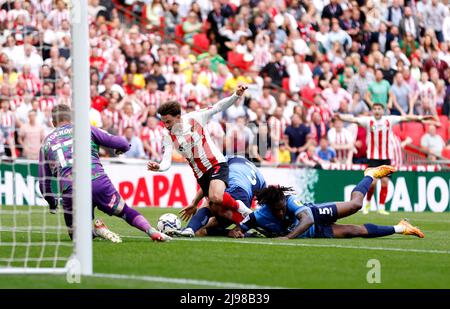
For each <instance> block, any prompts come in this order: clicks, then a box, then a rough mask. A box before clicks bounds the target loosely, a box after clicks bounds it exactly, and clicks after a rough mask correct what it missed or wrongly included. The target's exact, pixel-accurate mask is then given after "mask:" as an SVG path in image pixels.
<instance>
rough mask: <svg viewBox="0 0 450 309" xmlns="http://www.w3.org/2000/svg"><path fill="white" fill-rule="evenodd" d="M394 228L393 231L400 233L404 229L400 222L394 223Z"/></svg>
mask: <svg viewBox="0 0 450 309" xmlns="http://www.w3.org/2000/svg"><path fill="white" fill-rule="evenodd" d="M394 230H395V233H397V234H402V233H403V232H404V231H405V226H404V225H401V224H399V225H394Z"/></svg>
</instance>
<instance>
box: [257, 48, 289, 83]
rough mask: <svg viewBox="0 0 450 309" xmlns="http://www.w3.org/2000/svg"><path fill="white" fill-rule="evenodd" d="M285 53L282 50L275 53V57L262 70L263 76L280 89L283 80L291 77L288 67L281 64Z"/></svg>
mask: <svg viewBox="0 0 450 309" xmlns="http://www.w3.org/2000/svg"><path fill="white" fill-rule="evenodd" d="M282 58H283V52H282V51H281V50H277V51H275V57H274V59H273V60H272V61H270V62H269V63H268V64H267V65H266V66H265V67H264V68H262V70H261V74H262V75H263V76H265V77H266V78H267V77H268V78H269V80H268V81H269V82H271V83H274V84H275V85H277V86H278V87H281V86H282V80H283V78H285V77H289V76H288V74H287V71H286V67H285V66H284V65H283V64H282V63H281V60H282Z"/></svg>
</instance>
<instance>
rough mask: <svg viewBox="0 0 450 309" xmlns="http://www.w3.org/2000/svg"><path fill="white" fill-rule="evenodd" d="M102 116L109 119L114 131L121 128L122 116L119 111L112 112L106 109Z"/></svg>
mask: <svg viewBox="0 0 450 309" xmlns="http://www.w3.org/2000/svg"><path fill="white" fill-rule="evenodd" d="M101 114H102V116H103V117H105V118H106V119H107V121H108V122H109V123H110V124H111V126H112V127H113V128H114V129H118V128H119V126H120V120H121V115H120V112H119V111H116V110H114V111H112V110H109V109H107V108H106V109H104V110H103V111H102V113H101Z"/></svg>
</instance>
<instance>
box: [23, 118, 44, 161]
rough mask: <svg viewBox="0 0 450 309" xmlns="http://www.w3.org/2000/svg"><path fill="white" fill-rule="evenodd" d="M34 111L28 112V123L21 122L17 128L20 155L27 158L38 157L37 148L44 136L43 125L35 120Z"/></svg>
mask: <svg viewBox="0 0 450 309" xmlns="http://www.w3.org/2000/svg"><path fill="white" fill-rule="evenodd" d="M36 115H37V114H36V111H35V110H30V111H29V112H28V123H25V124H22V126H21V127H20V130H19V144H20V145H21V146H22V156H23V157H25V158H26V159H28V160H37V159H39V149H40V147H41V143H42V141H43V140H44V138H45V130H44V127H43V126H42V125H41V124H39V123H37V122H36Z"/></svg>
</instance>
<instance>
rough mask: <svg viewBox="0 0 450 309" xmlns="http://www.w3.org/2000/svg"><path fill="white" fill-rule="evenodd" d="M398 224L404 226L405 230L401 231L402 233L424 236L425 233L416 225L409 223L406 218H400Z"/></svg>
mask: <svg viewBox="0 0 450 309" xmlns="http://www.w3.org/2000/svg"><path fill="white" fill-rule="evenodd" d="M398 225H402V226H404V227H405V230H404V231H403V235H414V236H417V237H419V238H424V237H425V234H424V233H423V232H422V231H421V230H420V229H419V228H418V227H416V226H412V225H411V223H409V222H408V220H407V219H402V220H400V222H399V223H398Z"/></svg>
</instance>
